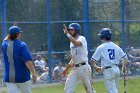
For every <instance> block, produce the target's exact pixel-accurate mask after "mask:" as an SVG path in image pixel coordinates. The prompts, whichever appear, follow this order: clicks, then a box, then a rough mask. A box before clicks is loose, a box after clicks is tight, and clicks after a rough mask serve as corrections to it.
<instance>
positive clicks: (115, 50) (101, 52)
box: [90, 28, 127, 93]
mask: <svg viewBox="0 0 140 93" xmlns="http://www.w3.org/2000/svg"><path fill="white" fill-rule="evenodd" d="M98 35H99V37H100V39H101V41H102V44H101V45H100V46H98V47H97V49H96V51H95V53H94V54H93V56H92V58H91V60H90V62H91V65H92V66H93V67H94V68H95V70H96V71H97V72H102V71H103V75H104V79H105V85H106V88H107V92H108V93H118V79H119V76H120V70H119V67H118V64H119V61H120V60H122V63H123V66H124V64H126V63H127V56H126V54H125V53H124V52H123V50H122V49H121V48H120V47H119V46H118V45H116V44H114V43H113V42H111V37H112V32H111V30H110V29H109V28H102V29H101V30H100V33H99V34H98ZM99 60H101V67H99V66H96V62H98V61H99Z"/></svg>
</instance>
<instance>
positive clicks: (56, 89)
mask: <svg viewBox="0 0 140 93" xmlns="http://www.w3.org/2000/svg"><path fill="white" fill-rule="evenodd" d="M126 82H127V86H126V89H127V93H140V83H139V82H140V77H138V78H133V79H127V81H126ZM93 87H94V89H95V90H96V92H97V93H107V92H106V88H105V85H104V81H97V82H94V86H93ZM63 88H64V85H63V84H60V85H54V86H48V85H47V86H43V87H35V88H33V93H64V91H63ZM123 89H124V86H123V80H120V82H119V93H123ZM0 93H4V92H1V91H0ZM75 93H86V92H85V90H84V87H83V86H82V84H78V86H77V87H76V90H75Z"/></svg>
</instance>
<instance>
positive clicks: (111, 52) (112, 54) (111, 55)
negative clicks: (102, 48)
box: [108, 49, 115, 60]
mask: <svg viewBox="0 0 140 93" xmlns="http://www.w3.org/2000/svg"><path fill="white" fill-rule="evenodd" d="M108 53H109V58H110V60H113V59H115V50H114V49H108Z"/></svg>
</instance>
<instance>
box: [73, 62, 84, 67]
mask: <svg viewBox="0 0 140 93" xmlns="http://www.w3.org/2000/svg"><path fill="white" fill-rule="evenodd" d="M82 65H86V63H79V64H75V65H74V66H75V67H80V66H82Z"/></svg>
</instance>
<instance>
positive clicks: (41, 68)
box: [34, 55, 48, 75]
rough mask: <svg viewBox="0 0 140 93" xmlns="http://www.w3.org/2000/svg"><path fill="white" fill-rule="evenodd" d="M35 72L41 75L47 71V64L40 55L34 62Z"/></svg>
mask: <svg viewBox="0 0 140 93" xmlns="http://www.w3.org/2000/svg"><path fill="white" fill-rule="evenodd" d="M34 65H35V70H36V72H37V73H38V74H39V75H41V74H42V73H44V72H47V71H48V67H47V63H46V61H45V59H44V58H42V56H41V55H37V56H36V60H35V61H34Z"/></svg>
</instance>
